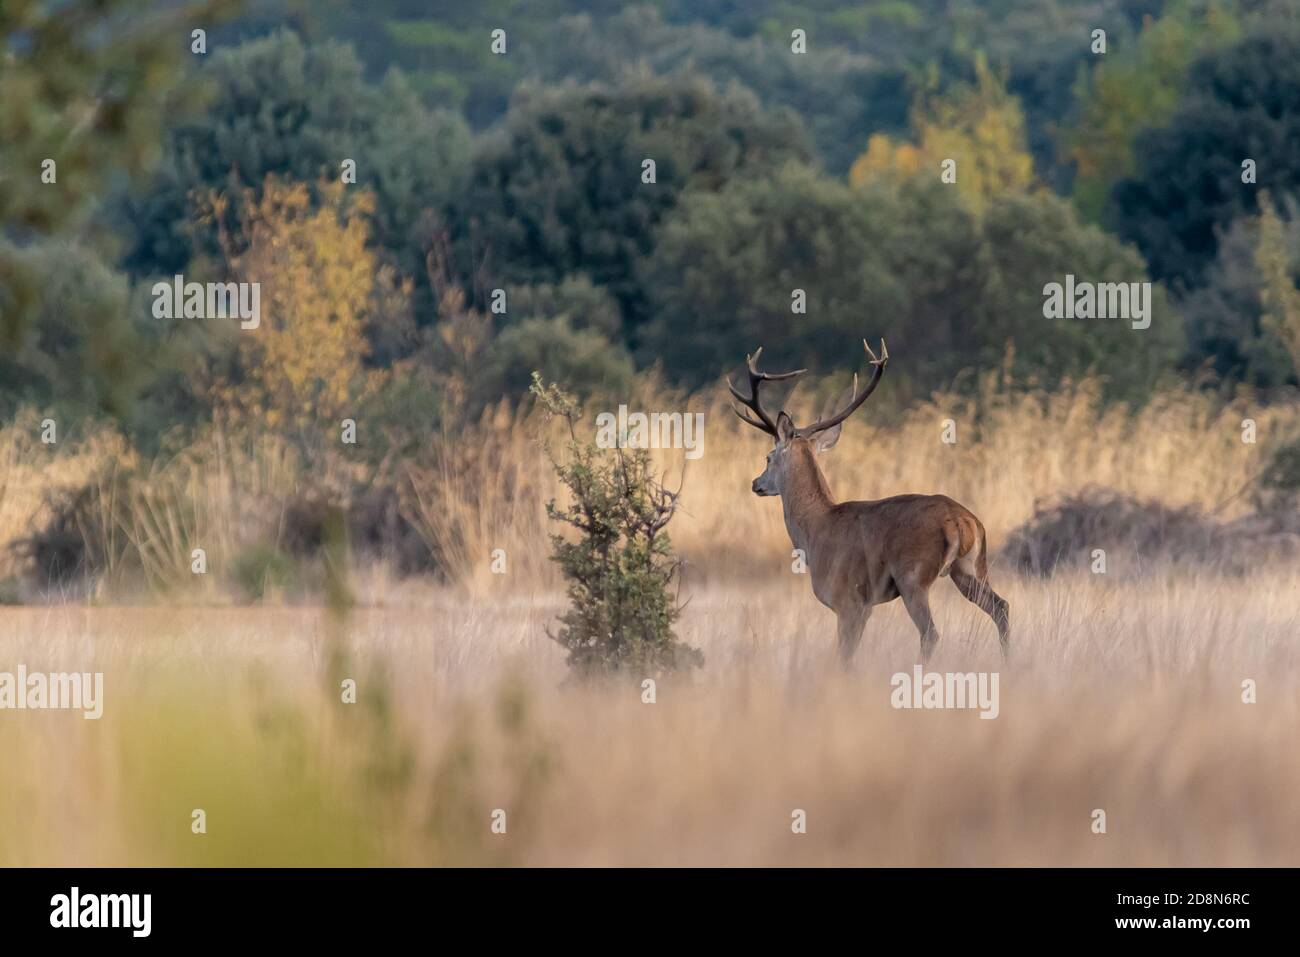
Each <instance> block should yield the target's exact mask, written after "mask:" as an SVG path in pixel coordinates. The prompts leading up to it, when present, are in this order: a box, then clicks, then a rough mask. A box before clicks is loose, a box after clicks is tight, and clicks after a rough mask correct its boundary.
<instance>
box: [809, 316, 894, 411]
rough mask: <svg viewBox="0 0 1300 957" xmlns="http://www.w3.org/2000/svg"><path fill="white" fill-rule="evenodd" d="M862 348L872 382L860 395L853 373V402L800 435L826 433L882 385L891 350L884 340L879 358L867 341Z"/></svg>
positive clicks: (856, 375)
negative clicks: (881, 378) (868, 365)
mask: <svg viewBox="0 0 1300 957" xmlns="http://www.w3.org/2000/svg"><path fill="white" fill-rule="evenodd" d="M862 348H863V349H865V350H867V356H868V357H869V358H868V363H869V364H870V365H871V381H869V382H868V383H867V387H866V388H865V389H863V390H862V394H861V395H859V394H858V374H857V373H856V372H855V373H853V400H852V401H851V402H849V404H848V405H846V406H845V407H844V409H843V410H841V411H840V412H837V413H835V414H834V415H832V416H831V417H830V418H829V419H819V420H818V421H816V422H814V423H813V424H812V425H810V426H807V427H806V428H802V429H800V430H799V434H800V435H813V434H815V433H817V432H824V431H825V430H826V429H829V428H833V427H834V426H837V425H839V424H840V423H841V422H843V421H844V420H845V419H847V418H848V417H849V416H850V415H852V414H853V413H854V412H855V411H856V410H857V408H858V406H860V405H862V403H863V402H866V401H867V396H869V395H871V393H872V392H874V391H875V390H876V386H877V385H879V384H880V377H881V376H882V375H884V372H885V364H886V363H888V362H889V349H888V348H887V347H886V346H885V340H884V339H881V340H880V355H879V356H877V355H876V354H875V353H874V352H872V351H871V346H869V345H868V344H867V340H866V339H863V340H862Z"/></svg>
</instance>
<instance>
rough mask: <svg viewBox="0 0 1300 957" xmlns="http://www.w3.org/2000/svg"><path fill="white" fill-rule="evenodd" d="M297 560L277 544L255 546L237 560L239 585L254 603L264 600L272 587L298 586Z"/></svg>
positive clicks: (236, 567)
mask: <svg viewBox="0 0 1300 957" xmlns="http://www.w3.org/2000/svg"><path fill="white" fill-rule="evenodd" d="M294 571H295V568H294V561H293V559H292V558H291V557H290V556H288V555H286V554H285V553H284V552H282V551H281V550H280V549H278V548H276V547H275V546H274V545H267V544H258V545H252V546H250V547H248V548H246V549H244V550H243V551H242V552H240V553H239V555H238V556H237V557H236V558H235V563H234V567H233V569H232V574H233V576H234V579H235V583H236V584H237V585H238V586H239V587H240V588H241V589H242V590H243V591H244V593H245V595H247V597H248V598H249V599H250V600H252V601H259V600H261V599H262V598H263V597H264V596H265V595H266V592H267V590H268V588H276V589H286V588H289V587H290V586H292V585H293V583H294V578H295V575H294Z"/></svg>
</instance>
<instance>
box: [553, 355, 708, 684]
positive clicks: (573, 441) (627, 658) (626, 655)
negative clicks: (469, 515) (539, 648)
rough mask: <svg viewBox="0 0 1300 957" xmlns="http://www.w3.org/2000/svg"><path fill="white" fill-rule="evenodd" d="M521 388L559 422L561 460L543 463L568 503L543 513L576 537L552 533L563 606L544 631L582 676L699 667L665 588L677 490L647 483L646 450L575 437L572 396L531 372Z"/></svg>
mask: <svg viewBox="0 0 1300 957" xmlns="http://www.w3.org/2000/svg"><path fill="white" fill-rule="evenodd" d="M529 391H530V392H531V393H532V394H533V395H534V396H536V397H537V400H538V401H539V402H540V403H541V404H542V406H543V407H544V408H545V409H546V410H547V412H548V413H549V414H551V415H559V416H561V417H562V418H564V419H565V420H566V421H567V422H568V425H569V436H570V441H569V443H568V458H567V460H566V461H564V462H560V461H557V460H556V459H554V458H552V459H551V462H552V465H553V466H554V468H555V473H556V475H558V476H559V478H560V481H561V482H563V483H564V486H565V487H566V488H567V489H568V490H569V492H570V493H571V496H572V502H571V503H570V504H568V505H567V506H566V507H563V508H561V507H560V506H558V505H557V504H556V503H555V501H554V500H552V501H550V502H548V503H547V506H546V511H547V514H548V515H549V516H550V518H551V520H552V521H555V522H560V523H562V524H565V525H568V526H570V527H571V528H573V529H575V530H576V531H577V533H578V536H577V539H576V540H570V539H567V538H565V536H563V535H552V536H551V545H552V548H553V552H552V556H551V557H552V559H553V560H554V561H556V562H557V563H558V564H559V566H560V568H561V569H563V571H564V577H565V578H567V579H568V582H569V586H568V596H569V602H570V608H569V610H568V611H567V612H566V613H565V614H564V615H562V616H561V617H560V630H559V633H558V634H551V633H550V631H549V630H548V632H547V634H548V635H549V636H550V637H551V638H552V639H554V640H555V641H557V642H559V643H560V644H561V645H562V646H563V647H564V648H565V650H567V651H568V653H569V657H568V663H569V667H570V668H572V669H573V672H574V673H575V674H576V675H577V676H579V677H582V678H590V677H596V676H599V675H614V674H617V675H623V676H627V677H631V678H633V679H635V680H641V679H643V678H646V677H652V676H656V675H661V674H671V673H674V672H684V671H689V670H690V669H691V668H695V667H698V666H700V665H702V664H703V663H704V656H703V655H702V654H701V653H700V651H699V650H698V649H696V648H692V647H690V646H689V645H686V644H684V643H683V642H681V641H679V640H678V638H677V636H676V635H675V634H674V633H673V623H674V622H675V621H676V620H677V616H678V614H679V613H680V609H679V608H678V607H677V604H676V602H675V600H674V599H673V596H672V595H670V594H669V588H670V586H671V585H672V582H673V579H674V578H676V576H677V570H678V564H679V563H678V561H677V559H676V558H675V557H674V556H673V551H672V545H671V543H670V542H669V540H668V534H667V532H666V531H665V530H664V529H665V528H666V526H667V525H668V523H669V521H670V520H671V519H672V517H673V515H674V513H675V512H676V510H677V493H675V492H670V491H669V490H668V489H666V488H664V487H663V486H662V485H660V484H659V483H658V482H656V481H655V480H654V478H653V476H652V474H651V471H650V456H649V453H648V452H646V451H645V450H643V449H599V448H597V447H596V445H595V444H594V443H592V442H580V441H579V440H578V438H577V432H576V430H575V428H574V425H575V423H576V421H577V419H578V418H579V415H580V413H579V411H578V407H577V403H576V402H575V401H574V400H573V399H572V398H571V397H569V396H568V395H566V394H565V393H564V392H562V391H561V390H560V389H559V388H558V387H557V386H555V385H550V386H546V385H544V384H543V382H542V377H541V376H540V375H539V374H538V373H536V372H534V373H533V384H532V387H531V389H530V390H529Z"/></svg>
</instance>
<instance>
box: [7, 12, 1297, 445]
mask: <svg viewBox="0 0 1300 957" xmlns="http://www.w3.org/2000/svg"><path fill="white" fill-rule="evenodd" d="M203 24H207V25H208V26H207V27H206V29H204V33H203V36H202V47H203V52H195V51H196V47H197V45H198V44H199V40H196V39H195V34H194V30H195V29H196V27H198V26H200V25H203ZM0 26H2V27H3V41H2V42H3V44H4V51H3V52H4V88H5V89H4V96H5V102H6V110H5V113H4V117H3V119H0V134H2V135H0V142H2V143H3V146H2V147H0V149H3V161H2V162H0V177H2V178H3V179H2V182H3V187H4V188H3V190H0V309H2V310H3V320H2V321H0V337H2V338H0V342H2V343H3V348H2V350H0V416H5V417H9V416H12V415H14V414H16V413H17V411H18V410H19V409H21V408H22V407H25V406H35V407H36V408H38V409H42V410H51V411H53V412H55V413H56V414H57V416H59V417H61V418H62V419H63V420H65V421H68V420H71V421H74V422H75V421H82V420H85V419H87V418H95V417H101V416H107V417H113V418H116V419H117V420H119V421H120V422H121V423H122V424H123V426H124V427H125V428H126V429H127V431H128V433H129V434H131V435H133V436H134V437H136V439H137V440H138V441H139V442H140V443H142V445H144V446H150V445H155V444H156V443H157V441H158V440H159V436H160V435H162V434H163V433H164V432H166V431H168V430H170V429H173V428H177V427H180V428H182V429H183V428H185V427H186V426H187V425H188V424H192V423H196V422H200V421H204V420H207V419H209V418H210V417H211V415H212V414H213V413H214V411H220V412H221V413H222V414H223V415H226V416H228V417H229V418H231V419H234V420H239V419H241V418H242V419H249V418H256V419H257V420H259V421H260V422H261V423H262V424H263V425H266V426H269V427H272V428H277V429H288V430H292V429H298V430H304V429H311V428H314V427H315V425H314V423H320V422H324V421H328V422H329V424H330V428H331V429H335V428H336V426H337V422H338V420H339V419H341V418H343V417H350V418H353V419H355V420H357V421H365V422H366V423H367V424H368V426H369V428H370V433H371V434H372V435H373V434H384V433H385V432H386V430H389V429H391V430H393V431H401V432H409V431H410V430H411V429H412V428H421V429H428V428H433V427H438V426H453V427H454V426H455V424H456V423H457V422H464V421H467V420H469V419H472V418H474V417H476V416H477V415H478V413H479V412H480V411H481V410H482V409H483V408H485V407H487V406H488V405H490V404H493V403H495V402H497V401H498V400H500V399H501V398H502V397H508V398H510V399H514V400H522V399H523V398H524V396H525V394H526V391H527V388H528V383H529V376H530V373H531V372H532V371H534V370H537V371H539V372H541V373H542V375H543V376H544V377H545V378H546V379H547V380H548V381H559V382H563V383H566V384H567V386H568V387H569V388H571V389H572V390H573V391H575V392H576V393H578V394H579V395H583V396H589V395H593V394H599V395H610V396H614V395H620V394H627V392H628V390H629V388H630V387H631V382H632V377H633V376H634V375H637V374H638V373H640V372H645V371H647V370H654V375H656V376H658V377H659V378H660V379H661V381H662V382H663V383H665V384H666V385H668V386H672V387H680V388H682V389H685V390H695V389H698V388H701V387H704V386H708V385H711V384H714V383H716V382H717V381H719V375H720V373H723V372H726V371H729V370H731V369H733V368H735V366H736V365H737V363H738V362H739V361H741V360H742V359H743V356H744V354H745V353H746V352H748V351H751V350H752V349H753V348H754V347H755V346H756V345H759V344H762V345H765V346H766V348H767V351H766V353H765V355H766V356H768V357H770V359H771V361H772V362H773V363H776V364H778V365H790V366H793V365H807V366H809V367H812V368H814V369H816V370H818V371H821V372H827V373H830V372H835V373H840V374H847V373H848V372H849V371H851V370H849V368H848V367H847V366H846V365H845V356H850V355H855V352H854V349H853V345H854V343H856V342H858V341H859V340H860V339H861V338H862V337H863V336H864V335H869V336H871V337H873V339H874V338H876V337H879V336H884V337H885V338H886V340H887V341H888V342H889V346H890V351H891V354H892V355H893V356H895V364H894V365H893V366H891V372H893V371H895V367H896V374H895V375H894V377H893V378H892V380H891V382H892V389H891V393H892V397H891V398H890V399H889V400H887V401H888V402H890V403H893V404H895V405H896V406H897V405H902V404H904V403H906V402H908V401H911V400H915V399H919V398H924V397H926V396H928V395H929V394H930V393H931V392H932V391H934V390H937V389H949V388H957V389H958V390H960V389H961V388H963V383H972V384H973V383H974V381H975V378H976V376H974V375H973V374H972V373H973V372H978V371H986V370H990V369H1003V370H1005V371H1006V372H1007V374H1008V379H1009V380H1011V381H1015V382H1020V383H1026V384H1029V385H1032V386H1034V387H1036V388H1049V389H1050V388H1053V387H1055V385H1056V384H1058V383H1060V382H1061V381H1062V380H1067V379H1071V380H1076V381H1077V380H1078V379H1080V378H1081V377H1084V376H1086V375H1088V374H1091V373H1100V374H1101V375H1102V376H1103V377H1104V380H1105V383H1106V389H1107V395H1108V397H1109V398H1111V399H1118V400H1124V401H1128V402H1137V403H1140V402H1142V401H1144V400H1145V399H1146V398H1147V397H1149V396H1150V395H1151V394H1152V392H1153V390H1155V389H1157V388H1159V387H1160V384H1161V382H1162V381H1166V380H1170V379H1173V378H1182V379H1188V378H1190V379H1192V380H1193V381H1197V382H1201V383H1203V386H1204V387H1205V388H1224V389H1227V390H1233V389H1236V388H1238V387H1246V388H1249V389H1252V390H1255V391H1256V392H1257V393H1258V394H1262V395H1265V396H1267V395H1268V394H1269V393H1270V392H1273V391H1276V390H1287V389H1290V388H1294V387H1295V385H1296V384H1297V365H1296V356H1297V354H1298V353H1300V334H1298V333H1297V331H1296V330H1297V329H1300V295H1298V294H1297V292H1296V278H1297V274H1298V268H1300V216H1298V215H1297V214H1298V212H1300V207H1298V205H1297V199H1298V198H1300V150H1297V149H1296V143H1297V142H1300V17H1298V16H1297V14H1296V12H1295V11H1294V8H1293V5H1291V4H1289V3H1286V2H1256V0H1225V2H1203V0H1168V2H1158V0H1147V2H1134V0H1091V2H1073V0H1070V2H1060V3H1055V4H1050V5H1049V4H1039V3H1033V2H1009V0H1004V2H997V3H978V4H977V3H973V2H972V3H949V2H940V0H903V2H868V3H854V4H841V3H821V2H805V3H776V2H763V0H760V2H755V3H748V4H741V5H737V4H731V3H707V2H704V3H702V2H692V3H689V4H688V3H683V2H676V0H663V2H658V3H645V4H641V5H637V6H633V7H628V8H624V7H622V5H619V4H610V3H606V2H603V0H587V2H567V0H548V2H542V3H527V4H520V3H514V2H506V0H498V2H486V3H480V4H475V5H466V4H461V3H450V2H446V3H444V2H433V3H429V2H420V3H413V2H401V0H378V2H371V3H366V4H352V3H348V4H342V3H341V4H327V5H317V4H296V3H288V2H251V3H245V4H232V3H230V2H228V0H210V2H203V3H198V4H176V3H165V4H158V5H155V6H154V8H153V11H152V15H149V16H144V15H141V14H140V12H139V5H136V4H129V3H112V2H110V3H103V2H96V3H90V2H73V3H68V4H61V5H58V7H57V10H56V9H54V8H52V7H51V5H49V4H42V3H33V2H17V3H14V4H6V7H5V11H4V12H3V13H0ZM494 30H502V31H504V33H502V34H500V36H499V37H497V39H496V40H494V34H493V31H494ZM1098 30H1102V31H1104V35H1102V36H1101V39H1100V42H1101V44H1102V45H1103V46H1101V47H1099V45H1098V43H1099V41H1098V36H1099V35H1098V33H1097V32H1096V31H1098ZM801 40H802V43H803V44H804V46H803V48H802V50H800V49H799V47H800V41H801ZM497 41H499V47H498V50H497V52H494V48H493V44H494V42H497ZM1102 49H1104V52H1100V51H1101V50H1102ZM501 50H503V51H504V52H500V51H501ZM50 159H53V160H54V161H55V164H56V169H57V175H56V176H55V177H54V178H53V179H51V178H50V177H48V176H45V178H44V179H43V178H42V177H43V175H44V174H45V173H46V166H45V165H44V164H45V163H46V161H47V160H50ZM950 159H951V160H955V161H956V165H955V169H956V182H955V183H945V182H943V181H942V180H941V176H940V170H941V166H942V164H943V163H944V162H945V161H946V160H950ZM647 161H652V167H650V168H649V170H650V171H649V172H647V170H648V167H647ZM349 164H351V167H352V168H353V169H354V170H355V176H354V178H355V182H353V181H352V180H351V178H349V175H348V173H347V170H348V168H349ZM176 275H183V276H184V278H185V280H187V281H197V282H229V281H235V282H258V283H260V284H261V290H262V291H261V295H262V309H263V313H264V315H265V316H266V320H265V322H264V323H263V324H262V326H261V327H260V329H259V330H258V331H257V332H256V333H249V332H247V331H246V330H241V329H240V327H239V325H238V323H236V322H232V321H227V320H219V319H171V320H164V319H159V318H157V317H156V314H155V311H154V310H153V308H152V305H153V302H154V299H155V298H156V296H155V294H154V292H153V290H154V288H155V284H156V283H158V282H160V281H164V282H171V281H172V279H173V277H174V276H176ZM1067 275H1072V276H1076V277H1079V278H1080V279H1081V280H1083V279H1086V280H1087V281H1091V282H1095V283H1106V282H1115V283H1120V282H1122V283H1135V282H1150V283H1152V297H1151V312H1152V317H1151V318H1152V321H1151V324H1150V326H1149V328H1146V329H1142V330H1135V329H1133V328H1131V326H1130V324H1129V323H1128V322H1125V321H1117V320H1101V319H1095V320H1084V319H1076V320H1049V319H1046V318H1044V314H1043V288H1044V285H1045V284H1046V283H1049V282H1054V281H1055V282H1059V281H1063V280H1064V277H1066V276H1067ZM972 387H973V386H972Z"/></svg>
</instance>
